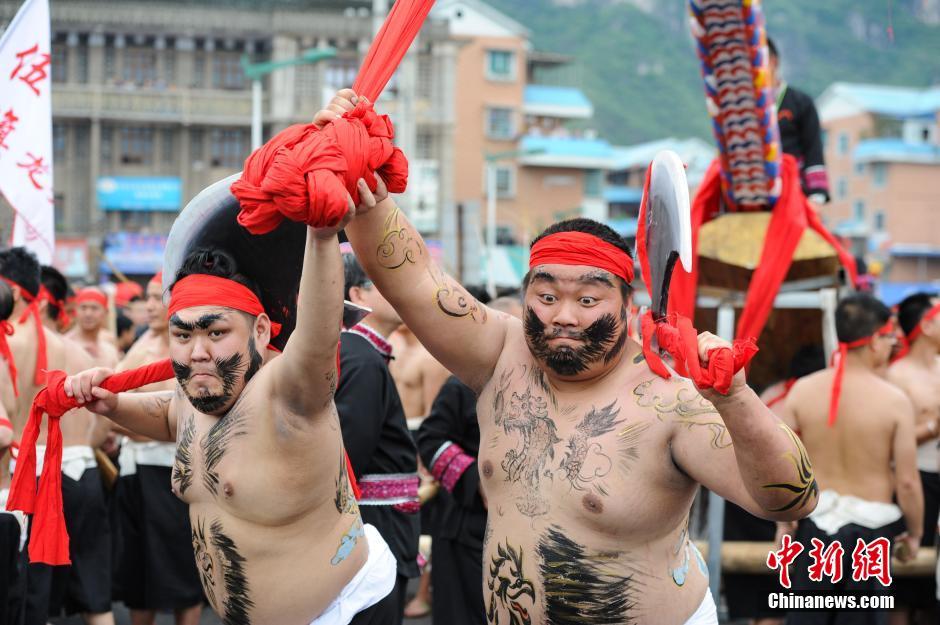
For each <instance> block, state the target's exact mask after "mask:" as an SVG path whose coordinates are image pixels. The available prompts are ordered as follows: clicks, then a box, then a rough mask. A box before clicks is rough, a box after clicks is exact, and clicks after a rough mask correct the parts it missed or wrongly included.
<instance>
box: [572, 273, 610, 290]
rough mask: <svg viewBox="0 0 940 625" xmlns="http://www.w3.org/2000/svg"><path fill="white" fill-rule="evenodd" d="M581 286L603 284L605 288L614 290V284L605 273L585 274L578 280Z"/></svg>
mask: <svg viewBox="0 0 940 625" xmlns="http://www.w3.org/2000/svg"><path fill="white" fill-rule="evenodd" d="M578 282H580V283H581V284H603V285H604V286H606V287H609V288H611V289H612V288H614V283H613V282H612V281H611V280H610V277H609V276H608V274H606V273H586V274H584V275H582V276H581V277H580V278H578Z"/></svg>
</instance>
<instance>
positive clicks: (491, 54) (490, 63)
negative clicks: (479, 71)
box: [486, 50, 516, 80]
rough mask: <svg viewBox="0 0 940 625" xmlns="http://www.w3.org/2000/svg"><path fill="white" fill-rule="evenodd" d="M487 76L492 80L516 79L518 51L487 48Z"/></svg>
mask: <svg viewBox="0 0 940 625" xmlns="http://www.w3.org/2000/svg"><path fill="white" fill-rule="evenodd" d="M486 77H487V78H489V79H490V80H515V78H516V53H515V52H513V51H511V50H487V51H486Z"/></svg>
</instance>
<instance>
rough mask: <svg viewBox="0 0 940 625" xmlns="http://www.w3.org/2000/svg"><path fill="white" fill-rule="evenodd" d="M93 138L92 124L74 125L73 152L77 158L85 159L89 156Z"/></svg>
mask: <svg viewBox="0 0 940 625" xmlns="http://www.w3.org/2000/svg"><path fill="white" fill-rule="evenodd" d="M90 139H91V126H90V125H89V124H78V125H75V126H72V145H73V146H74V147H73V148H72V153H73V154H74V155H75V158H76V159H83V158H86V157H87V156H88V144H89V142H90Z"/></svg>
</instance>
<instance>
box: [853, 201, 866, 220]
mask: <svg viewBox="0 0 940 625" xmlns="http://www.w3.org/2000/svg"><path fill="white" fill-rule="evenodd" d="M852 217H854V218H855V220H856V221H865V200H855V201H854V202H853V203H852Z"/></svg>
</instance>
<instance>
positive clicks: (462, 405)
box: [418, 295, 522, 625]
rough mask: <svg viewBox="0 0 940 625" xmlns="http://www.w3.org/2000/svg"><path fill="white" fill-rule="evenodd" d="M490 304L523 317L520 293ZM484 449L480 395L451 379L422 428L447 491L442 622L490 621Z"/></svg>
mask: <svg viewBox="0 0 940 625" xmlns="http://www.w3.org/2000/svg"><path fill="white" fill-rule="evenodd" d="M488 305H489V307H490V308H493V309H495V310H501V311H503V312H507V313H509V314H511V315H514V316H516V317H520V318H521V317H522V305H521V300H520V298H519V296H518V295H517V296H516V297H500V298H497V299H495V300H493V301H491V302H490V303H489V304H488ZM479 450H480V426H479V424H478V423H477V397H476V395H475V394H474V392H473V391H472V390H470V387H468V386H467V385H466V384H463V383H462V382H460V380H458V379H457V378H455V377H453V376H451V377H450V378H449V379H448V380H447V382H445V383H444V386H443V387H441V390H440V392H439V393H438V395H437V397H436V398H435V400H434V403H433V404H432V406H431V411H430V413H429V414H428V416H427V418H426V419H425V420H424V421H422V422H421V427H420V429H419V430H418V451H419V452H421V460H422V462H424V464H425V466H426V467H428V468H429V470H430V471H431V473H432V474H433V475H434V477H435V479H437V481H438V482H440V484H441V486H442V487H443V488H442V490H440V491H438V494H437V499H438V504H439V506H440V521H439V523H437V527H438V532H437V534H435V535H434V551H433V558H434V566H432V567H431V585H432V586H433V587H434V594H433V595H432V598H431V614H432V615H433V616H434V620H435V622H439V623H448V624H453V625H485V624H486V622H487V619H486V608H485V606H484V603H483V589H482V587H481V586H480V580H481V579H483V544H484V542H485V540H486V514H487V513H486V499H485V497H484V494H483V492H482V491H481V490H480V472H479V470H478V469H477V463H476V460H477V454H478V453H479Z"/></svg>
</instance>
